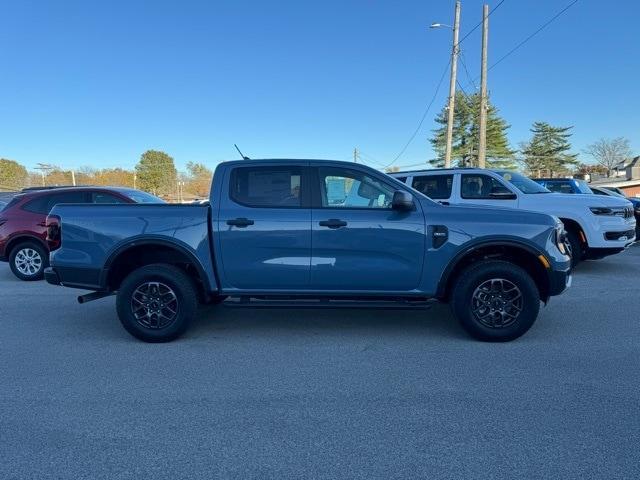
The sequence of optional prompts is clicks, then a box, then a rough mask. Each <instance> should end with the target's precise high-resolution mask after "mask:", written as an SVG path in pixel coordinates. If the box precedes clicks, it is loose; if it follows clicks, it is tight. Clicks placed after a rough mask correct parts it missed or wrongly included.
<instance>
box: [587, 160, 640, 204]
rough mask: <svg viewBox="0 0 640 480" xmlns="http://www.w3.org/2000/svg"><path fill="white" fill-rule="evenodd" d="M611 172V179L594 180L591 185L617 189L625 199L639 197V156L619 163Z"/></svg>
mask: <svg viewBox="0 0 640 480" xmlns="http://www.w3.org/2000/svg"><path fill="white" fill-rule="evenodd" d="M613 170H614V174H613V177H610V178H601V179H598V180H594V181H593V182H591V185H594V186H598V187H617V188H619V189H621V190H622V191H623V192H624V193H625V195H626V196H627V197H640V156H638V157H635V158H633V159H631V160H627V161H625V162H620V163H619V164H618V165H616V166H615V167H614V168H613Z"/></svg>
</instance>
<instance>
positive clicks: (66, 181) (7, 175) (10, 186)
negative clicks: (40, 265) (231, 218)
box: [0, 150, 213, 198]
mask: <svg viewBox="0 0 640 480" xmlns="http://www.w3.org/2000/svg"><path fill="white" fill-rule="evenodd" d="M74 177H75V182H76V185H100V186H114V187H136V188H139V189H141V190H145V191H147V192H149V193H153V194H154V195H159V196H161V197H165V198H177V194H178V191H182V193H183V194H184V195H186V196H190V197H199V198H206V197H207V196H208V195H209V188H210V184H211V178H212V177H213V172H212V171H211V169H209V168H208V167H207V166H206V165H204V164H202V163H197V162H189V163H187V165H186V172H178V170H177V169H176V166H175V162H174V159H173V157H171V156H170V155H169V154H167V153H165V152H162V151H159V150H147V151H146V152H144V153H143V154H142V155H141V156H140V160H139V161H138V163H137V164H136V166H135V168H133V169H124V168H102V169H99V168H93V167H81V168H78V169H77V170H74V171H73V172H72V171H71V170H65V169H63V168H60V167H57V166H52V168H51V169H48V170H46V171H44V172H33V171H28V170H27V168H26V167H24V166H23V165H21V164H20V163H18V162H17V161H15V160H9V159H6V158H0V191H2V190H9V191H11V190H20V189H22V188H25V187H34V186H42V185H46V186H58V185H72V184H73V179H74ZM178 182H180V183H181V186H179V185H178Z"/></svg>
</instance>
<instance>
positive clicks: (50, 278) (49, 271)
mask: <svg viewBox="0 0 640 480" xmlns="http://www.w3.org/2000/svg"><path fill="white" fill-rule="evenodd" d="M44 279H45V280H46V281H47V283H50V284H51V285H61V284H60V278H59V277H58V273H57V272H56V271H55V270H54V269H53V267H47V268H45V269H44Z"/></svg>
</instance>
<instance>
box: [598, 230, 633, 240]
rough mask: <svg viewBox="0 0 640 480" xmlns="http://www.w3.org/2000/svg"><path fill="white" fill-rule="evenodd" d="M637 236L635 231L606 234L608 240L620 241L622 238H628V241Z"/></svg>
mask: <svg viewBox="0 0 640 480" xmlns="http://www.w3.org/2000/svg"><path fill="white" fill-rule="evenodd" d="M635 234H636V231H635V230H628V231H626V232H607V233H605V234H604V238H605V239H606V240H620V238H622V237H627V240H628V239H630V238H633V237H634V235H635Z"/></svg>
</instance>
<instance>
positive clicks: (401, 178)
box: [393, 177, 407, 183]
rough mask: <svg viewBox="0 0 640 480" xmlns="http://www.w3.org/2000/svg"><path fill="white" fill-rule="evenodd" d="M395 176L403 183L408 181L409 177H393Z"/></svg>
mask: <svg viewBox="0 0 640 480" xmlns="http://www.w3.org/2000/svg"><path fill="white" fill-rule="evenodd" d="M393 178H395V179H396V180H399V181H401V182H402V183H406V182H407V177H393Z"/></svg>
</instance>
